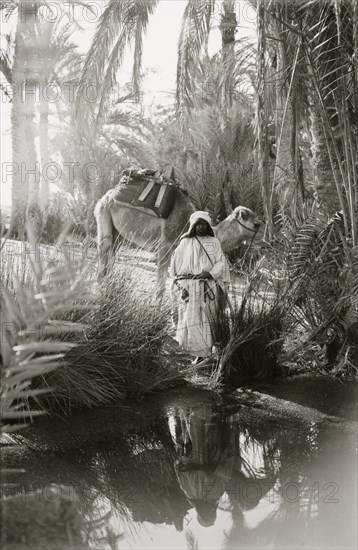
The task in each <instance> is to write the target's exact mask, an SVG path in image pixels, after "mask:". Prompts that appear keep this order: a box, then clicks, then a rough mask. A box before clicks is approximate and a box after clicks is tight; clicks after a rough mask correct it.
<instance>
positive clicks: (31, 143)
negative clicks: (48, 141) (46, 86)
mask: <svg viewBox="0 0 358 550" xmlns="http://www.w3.org/2000/svg"><path fill="white" fill-rule="evenodd" d="M37 10H38V4H37V3H36V2H33V1H29V0H26V1H25V2H21V3H20V6H19V14H18V20H17V29H16V37H15V52H14V63H13V71H12V83H13V90H14V97H13V104H12V113H11V125H12V149H13V153H12V155H13V164H14V174H13V178H12V212H11V220H10V232H11V234H12V235H13V236H16V237H18V238H20V239H23V238H24V236H25V226H26V220H27V217H28V216H29V217H30V218H31V219H32V221H33V222H34V224H35V227H34V229H35V233H37V231H38V228H39V225H40V212H39V206H38V188H39V170H38V168H39V167H38V164H37V162H36V148H35V121H34V119H35V101H36V99H35V98H36V94H38V86H37V80H36V78H35V77H34V75H35V66H36V59H35V53H34V51H33V50H32V51H31V48H29V46H30V47H31V45H32V44H33V42H34V37H35V36H36V31H35V22H36V17H37ZM29 49H30V51H29Z"/></svg>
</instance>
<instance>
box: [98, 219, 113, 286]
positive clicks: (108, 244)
mask: <svg viewBox="0 0 358 550" xmlns="http://www.w3.org/2000/svg"><path fill="white" fill-rule="evenodd" d="M97 245H98V246H97V248H98V257H99V262H98V277H97V278H98V281H101V280H102V279H103V277H105V275H107V271H108V266H109V263H110V260H111V258H112V254H113V222H112V216H111V213H110V211H109V209H106V210H105V209H103V210H101V211H100V212H99V214H98V216H97Z"/></svg>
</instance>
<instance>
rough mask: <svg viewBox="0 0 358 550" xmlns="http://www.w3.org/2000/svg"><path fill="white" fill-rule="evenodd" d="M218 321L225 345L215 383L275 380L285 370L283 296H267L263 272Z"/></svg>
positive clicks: (221, 350) (217, 366)
mask: <svg viewBox="0 0 358 550" xmlns="http://www.w3.org/2000/svg"><path fill="white" fill-rule="evenodd" d="M217 324H218V328H219V329H220V330H219V341H220V343H221V349H220V352H219V354H218V359H217V364H216V367H215V369H214V371H213V374H212V377H211V382H212V385H214V386H215V385H217V384H218V383H224V384H226V385H229V386H235V387H237V386H238V385H240V384H241V383H243V382H245V381H249V380H252V379H255V378H256V379H265V380H273V379H274V378H276V377H277V376H278V375H280V374H281V368H280V364H279V357H280V353H281V347H282V338H281V332H282V325H283V310H282V305H281V299H280V298H279V296H278V295H277V294H271V296H270V298H267V297H266V296H265V293H264V292H263V287H262V280H261V278H260V277H259V276H257V275H256V276H253V277H252V279H251V282H250V284H249V286H248V287H247V288H246V290H245V291H244V293H243V296H242V299H241V301H240V302H239V301H238V300H236V298H234V300H233V301H232V302H231V303H229V304H228V307H226V308H223V309H222V310H221V311H220V312H219V317H218V320H217ZM217 332H218V331H217Z"/></svg>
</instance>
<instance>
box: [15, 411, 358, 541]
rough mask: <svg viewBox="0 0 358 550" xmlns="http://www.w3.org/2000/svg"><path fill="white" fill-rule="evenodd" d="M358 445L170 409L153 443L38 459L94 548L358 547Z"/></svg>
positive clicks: (150, 437)
mask: <svg viewBox="0 0 358 550" xmlns="http://www.w3.org/2000/svg"><path fill="white" fill-rule="evenodd" d="M353 443H354V441H351V438H350V437H349V435H348V434H345V433H341V432H339V431H338V430H337V429H334V430H333V429H331V430H330V431H327V430H325V429H323V428H322V427H320V426H319V425H317V424H314V423H312V424H310V425H307V424H300V425H299V426H297V425H296V426H295V425H293V424H292V423H291V424H287V425H286V426H285V427H283V426H282V424H278V423H276V422H274V421H273V420H272V419H270V418H269V417H257V416H255V415H254V414H253V413H252V415H251V416H250V413H247V412H246V414H243V413H242V412H241V411H240V410H239V411H238V412H232V411H226V410H225V409H223V408H220V407H219V406H217V405H215V403H210V404H203V405H195V404H194V406H192V407H184V406H183V407H182V406H175V407H172V408H170V410H168V413H167V417H166V418H164V419H162V420H158V421H157V422H156V424H155V425H153V426H152V429H151V431H150V432H148V431H146V432H144V433H140V432H138V433H135V434H133V435H132V436H131V437H130V438H126V439H125V440H124V439H114V440H112V441H105V442H94V443H93V444H91V445H87V446H86V447H82V448H81V449H77V450H75V451H73V450H71V451H66V452H64V453H62V454H61V455H59V454H57V455H55V456H53V457H48V460H47V462H46V461H44V462H42V463H41V465H39V464H38V463H37V461H36V460H34V459H33V463H32V464H30V465H26V464H23V466H24V467H25V468H26V469H27V474H26V479H25V481H24V484H25V485H26V484H27V486H28V487H29V488H32V489H33V488H34V487H35V486H40V485H42V486H44V484H46V483H50V482H57V483H62V484H64V485H66V484H67V485H71V484H72V485H73V486H74V487H75V489H76V492H77V494H78V496H79V501H80V506H81V512H82V514H83V516H84V517H85V518H86V520H87V529H86V537H87V544H88V547H89V548H101V549H106V548H108V549H111V548H219V547H221V548H298V547H302V546H306V547H309V548H338V547H343V548H355V547H356V538H355V534H354V525H355V517H356V511H357V510H356V492H355V490H356V489H355V486H356V472H355V454H354V449H353V446H354V445H353Z"/></svg>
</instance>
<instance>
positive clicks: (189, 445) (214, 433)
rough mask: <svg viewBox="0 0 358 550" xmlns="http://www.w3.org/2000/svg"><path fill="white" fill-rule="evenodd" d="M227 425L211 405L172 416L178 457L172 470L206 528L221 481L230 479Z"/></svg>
mask: <svg viewBox="0 0 358 550" xmlns="http://www.w3.org/2000/svg"><path fill="white" fill-rule="evenodd" d="M229 443H230V426H229V424H228V422H227V420H226V419H225V418H223V417H222V416H220V415H214V414H213V413H212V410H211V407H209V406H208V407H205V406H203V407H201V408H198V409H193V410H191V411H190V412H188V413H185V412H184V411H183V410H181V411H180V412H179V414H178V415H177V416H176V417H175V444H176V448H177V451H178V454H179V458H178V460H177V461H176V463H175V471H176V474H177V477H178V480H179V484H180V487H181V489H182V491H183V492H184V493H185V495H186V497H187V499H188V500H189V501H190V503H191V504H192V505H193V506H194V507H195V510H196V513H197V519H198V522H199V523H200V524H201V525H203V526H205V527H208V526H210V525H213V524H214V522H215V519H216V510H217V506H218V503H219V500H220V497H221V496H222V495H223V493H224V491H225V484H226V483H227V482H228V481H229V480H230V478H231V472H232V467H233V457H232V456H231V454H230V451H229Z"/></svg>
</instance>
